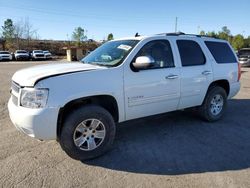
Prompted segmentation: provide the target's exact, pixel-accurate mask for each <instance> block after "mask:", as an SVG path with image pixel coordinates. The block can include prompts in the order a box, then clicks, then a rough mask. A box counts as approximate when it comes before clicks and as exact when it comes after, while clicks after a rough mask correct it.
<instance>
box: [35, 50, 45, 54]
mask: <svg viewBox="0 0 250 188" xmlns="http://www.w3.org/2000/svg"><path fill="white" fill-rule="evenodd" d="M34 53H42V54H43V51H42V50H35V51H34Z"/></svg>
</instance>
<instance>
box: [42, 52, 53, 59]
mask: <svg viewBox="0 0 250 188" xmlns="http://www.w3.org/2000/svg"><path fill="white" fill-rule="evenodd" d="M43 53H44V55H45V58H46V59H52V54H51V53H50V52H49V51H48V50H46V51H43Z"/></svg>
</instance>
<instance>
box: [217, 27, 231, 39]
mask: <svg viewBox="0 0 250 188" xmlns="http://www.w3.org/2000/svg"><path fill="white" fill-rule="evenodd" d="M230 35H231V31H230V30H229V29H228V28H227V26H224V27H222V31H220V32H219V33H218V38H220V39H223V40H227V41H230Z"/></svg>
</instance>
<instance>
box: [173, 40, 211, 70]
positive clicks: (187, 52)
mask: <svg viewBox="0 0 250 188" xmlns="http://www.w3.org/2000/svg"><path fill="white" fill-rule="evenodd" d="M177 46H178V49H179V52H180V56H181V63H182V66H184V67H185V66H195V65H203V64H205V63H206V58H205V56H204V54H203V52H202V50H201V47H200V46H199V44H198V43H197V42H195V41H192V40H177Z"/></svg>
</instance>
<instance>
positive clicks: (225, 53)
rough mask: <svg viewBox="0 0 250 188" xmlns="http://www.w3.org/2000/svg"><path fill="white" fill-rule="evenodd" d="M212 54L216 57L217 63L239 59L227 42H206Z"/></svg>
mask: <svg viewBox="0 0 250 188" xmlns="http://www.w3.org/2000/svg"><path fill="white" fill-rule="evenodd" d="M205 44H206V46H207V47H208V49H209V51H210V52H211V54H212V55H213V56H214V59H215V61H216V62H217V63H236V62H237V59H236V57H235V55H234V53H233V51H232V50H231V48H230V47H229V45H228V44H227V43H225V42H210V41H206V42H205Z"/></svg>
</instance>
